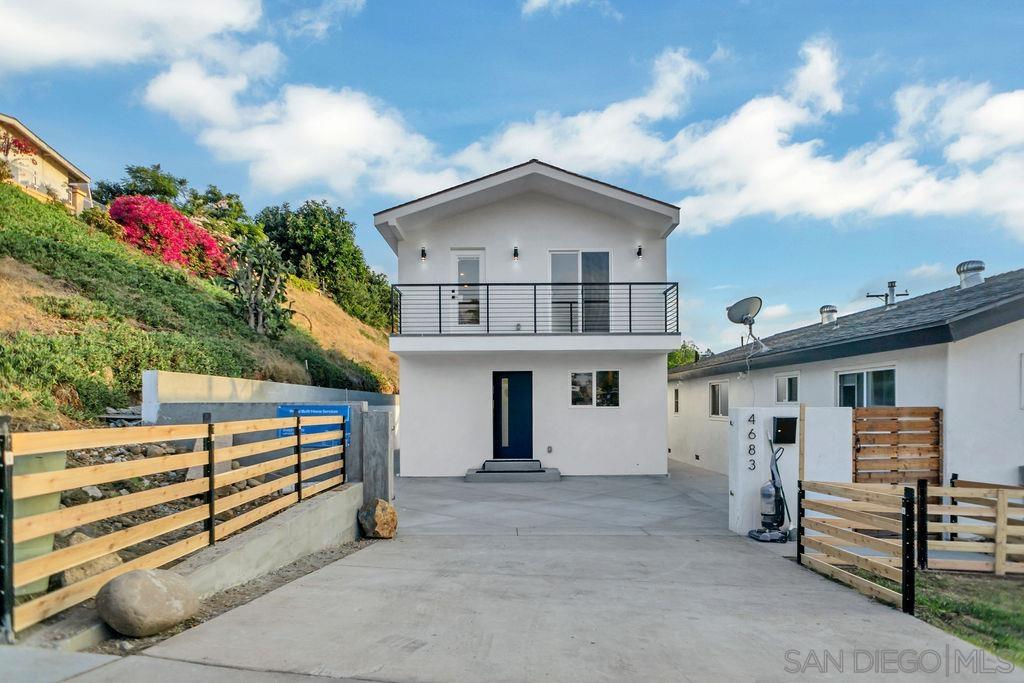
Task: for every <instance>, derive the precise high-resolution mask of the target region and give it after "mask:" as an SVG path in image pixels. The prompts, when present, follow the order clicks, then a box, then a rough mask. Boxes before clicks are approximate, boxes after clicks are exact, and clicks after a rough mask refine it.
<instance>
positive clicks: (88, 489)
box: [82, 486, 103, 500]
mask: <svg viewBox="0 0 1024 683" xmlns="http://www.w3.org/2000/svg"><path fill="white" fill-rule="evenodd" d="M82 490H83V491H84V492H85V494H86V495H87V496H89V497H90V498H92V499H93V500H99V499H100V498H102V497H103V491H100V489H99V487H98V486H83V487H82Z"/></svg>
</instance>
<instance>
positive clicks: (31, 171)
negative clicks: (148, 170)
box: [0, 114, 92, 213]
mask: <svg viewBox="0 0 1024 683" xmlns="http://www.w3.org/2000/svg"><path fill="white" fill-rule="evenodd" d="M0 138H3V139H7V140H11V139H13V140H17V141H22V142H24V143H27V144H28V149H29V150H30V151H27V152H19V151H18V150H17V145H15V146H11V148H10V149H6V150H4V151H5V153H6V156H4V155H0V161H6V162H7V163H8V164H9V165H10V167H11V176H12V178H11V180H12V181H13V182H14V183H16V184H17V185H18V186H19V187H20V188H21V189H22V190H24V191H25V192H27V193H28V194H30V195H32V196H33V197H35V198H36V199H39V200H41V201H48V200H49V199H50V195H49V194H48V191H52V192H53V193H54V195H55V196H56V197H57V198H58V199H59V200H60V201H62V202H64V204H66V205H67V206H68V207H70V208H71V209H72V210H73V211H74V212H75V213H81V212H82V210H83V209H86V208H88V207H89V206H92V193H91V191H90V189H89V182H90V181H89V176H87V175H86V174H85V173H83V172H82V170H81V169H79V168H78V167H77V166H75V165H74V164H72V163H71V162H70V161H68V160H67V159H65V158H64V157H63V156H61V155H60V154H59V153H58V152H57V150H55V149H54V148H53V147H50V145H48V144H46V141H44V140H43V139H42V138H40V137H39V136H38V135H36V134H35V133H33V132H32V131H31V130H29V128H28V126H26V125H25V124H23V123H22V122H21V121H19V120H18V119H16V118H14V117H13V116H8V115H6V114H0Z"/></svg>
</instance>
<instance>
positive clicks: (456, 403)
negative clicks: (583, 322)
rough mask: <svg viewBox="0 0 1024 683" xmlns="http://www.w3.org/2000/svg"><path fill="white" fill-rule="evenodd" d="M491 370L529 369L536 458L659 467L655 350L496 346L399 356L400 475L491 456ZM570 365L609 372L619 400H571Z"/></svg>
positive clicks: (641, 469) (573, 466)
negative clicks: (581, 403) (615, 376)
mask: <svg viewBox="0 0 1024 683" xmlns="http://www.w3.org/2000/svg"><path fill="white" fill-rule="evenodd" d="M496 370H506V371H511V370H528V371H531V372H532V373H533V454H534V457H535V458H537V459H540V460H541V461H542V462H543V463H544V465H545V466H550V467H557V468H559V469H560V470H561V471H562V473H563V474H567V475H573V474H659V475H663V474H665V473H666V472H667V460H666V424H665V411H664V404H663V402H662V401H663V394H662V393H661V391H660V389H659V387H660V386H661V385H662V383H663V382H664V381H665V356H664V354H661V353H642V354H641V353H630V354H626V353H609V352H593V353H567V352H550V353H542V352H533V353H504V352H503V353H497V354H492V353H477V354H422V355H421V354H410V355H407V356H403V357H402V362H401V367H400V372H401V386H402V408H403V412H402V420H403V424H402V476H460V475H463V474H465V472H466V470H467V469H469V468H471V467H479V466H480V464H481V463H482V462H483V461H484V460H486V459H488V458H490V457H492V453H493V440H492V439H493V431H492V429H493V428H492V401H491V386H492V384H491V382H492V372H494V371H496ZM572 370H619V372H620V375H619V396H620V405H619V407H617V408H608V407H602V408H598V407H578V406H571V405H570V401H569V397H570V390H569V373H570V371H572ZM549 446H550V447H551V452H550V453H549V452H548V451H547V449H548V447H549Z"/></svg>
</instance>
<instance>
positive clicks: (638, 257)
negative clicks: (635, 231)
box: [636, 244, 644, 261]
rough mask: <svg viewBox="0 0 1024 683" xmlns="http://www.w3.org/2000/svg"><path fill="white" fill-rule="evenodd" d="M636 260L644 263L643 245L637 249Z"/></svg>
mask: <svg viewBox="0 0 1024 683" xmlns="http://www.w3.org/2000/svg"><path fill="white" fill-rule="evenodd" d="M636 260H637V261H643V260H644V245H642V244H641V245H638V246H637V248H636Z"/></svg>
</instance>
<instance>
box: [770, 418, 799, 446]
mask: <svg viewBox="0 0 1024 683" xmlns="http://www.w3.org/2000/svg"><path fill="white" fill-rule="evenodd" d="M796 420H797V418H795V417H773V418H772V443H776V444H794V443H796Z"/></svg>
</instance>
